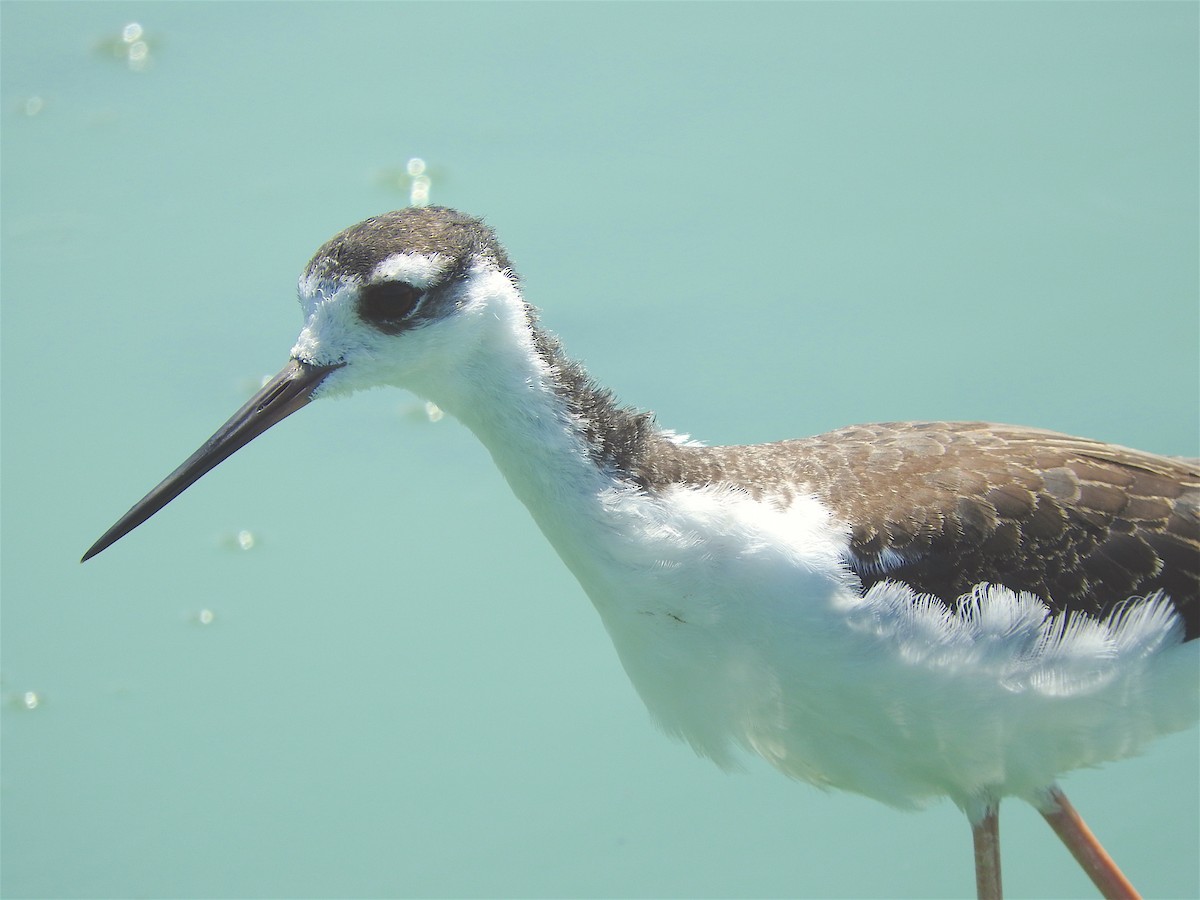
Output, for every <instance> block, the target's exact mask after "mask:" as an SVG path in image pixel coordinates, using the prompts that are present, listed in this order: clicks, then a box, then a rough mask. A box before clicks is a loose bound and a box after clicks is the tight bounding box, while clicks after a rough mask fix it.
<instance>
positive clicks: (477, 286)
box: [83, 207, 529, 560]
mask: <svg viewBox="0 0 1200 900" xmlns="http://www.w3.org/2000/svg"><path fill="white" fill-rule="evenodd" d="M299 297H300V304H301V306H302V308H303V310H304V317H305V322H304V328H303V329H302V330H301V332H300V336H299V338H298V339H297V341H296V345H295V346H294V347H293V348H292V353H291V359H289V360H288V363H287V365H286V366H284V368H283V370H282V371H280V372H279V374H278V375H276V376H275V377H274V378H272V379H270V380H269V381H268V382H267V383H266V384H265V385H264V386H263V387H262V389H261V390H260V391H259V392H258V393H256V394H255V395H254V396H253V397H251V398H250V400H248V401H247V402H246V404H245V405H244V406H243V407H242V408H241V409H240V410H238V411H237V412H236V413H235V414H234V415H233V417H232V418H231V419H229V421H228V422H226V423H225V424H224V425H222V426H221V428H220V429H218V430H217V432H216V434H214V435H213V436H212V437H211V438H209V439H208V441H206V442H205V444H204V445H203V446H202V447H201V448H200V449H199V450H197V451H196V452H195V453H194V454H192V456H190V457H189V458H188V459H187V460H186V461H185V462H184V463H183V464H182V465H181V466H179V468H178V469H176V470H175V471H174V472H172V473H171V474H170V475H168V476H167V477H166V478H165V479H164V480H163V481H162V482H161V483H160V484H159V485H158V486H157V487H155V488H154V490H152V491H151V492H150V493H149V494H147V495H146V496H145V497H144V498H142V500H140V501H139V502H138V503H137V504H135V505H134V506H133V507H132V508H131V509H130V510H129V511H128V512H127V513H126V514H125V515H124V516H123V517H122V518H121V519H120V520H119V521H118V522H117V523H116V524H115V525H113V526H112V528H110V529H109V530H108V531H107V532H105V534H104V535H103V536H102V537H101V538H100V539H99V540H98V541H96V543H95V544H93V545H92V547H91V548H90V549H89V550H88V552H87V553H86V554H85V555H84V557H83V558H84V560H87V559H89V558H91V557H92V556H95V555H96V554H97V553H99V552H100V551H101V550H103V549H105V548H106V547H108V546H109V545H111V544H112V543H114V542H115V541H117V540H119V539H120V538H121V537H123V536H124V535H125V534H128V533H129V532H130V531H132V530H133V529H134V528H136V527H137V526H138V525H140V524H141V523H142V522H145V521H146V520H147V519H149V518H150V517H151V516H152V515H154V514H155V513H156V512H158V510H160V509H162V508H163V507H164V506H166V505H167V504H168V503H169V502H171V500H173V499H174V498H175V497H177V496H178V495H179V494H180V493H182V492H183V491H184V490H185V489H186V488H187V487H189V486H190V485H192V484H194V483H195V482H196V481H197V480H199V479H200V477H201V476H203V475H204V474H205V473H206V472H208V471H209V470H211V469H212V468H214V467H215V466H217V465H218V464H219V463H221V462H222V461H224V460H225V459H227V458H228V457H229V456H231V455H232V454H233V453H234V452H236V451H237V450H238V449H240V448H241V447H244V446H245V445H246V444H248V443H249V442H250V441H252V440H253V439H254V438H256V437H258V436H259V435H260V434H262V433H263V432H265V431H266V430H267V429H268V428H270V427H271V426H273V425H275V424H277V423H278V422H280V421H282V420H283V419H284V418H286V417H287V416H289V415H291V414H292V413H293V412H295V411H296V410H298V409H300V408H301V407H303V406H306V405H307V404H308V403H309V402H310V401H311V400H312V399H313V398H314V397H316V396H318V395H322V396H323V395H328V394H339V393H350V392H352V391H355V390H360V389H362V388H367V387H375V386H378V385H395V386H398V387H407V388H411V389H413V390H416V391H417V392H418V393H423V394H426V395H428V394H429V393H430V392H431V391H432V390H433V389H434V388H436V387H439V386H440V387H441V388H443V389H444V390H447V391H449V392H451V394H453V392H454V391H455V390H456V389H464V386H469V385H470V384H471V383H472V382H473V381H476V380H477V379H479V378H482V377H486V373H485V372H482V371H480V368H481V362H480V358H481V356H484V357H486V356H487V354H486V353H485V354H481V353H480V352H479V351H480V347H481V345H482V344H485V343H489V344H492V345H498V346H493V347H492V349H493V350H498V351H499V352H503V345H504V344H505V340H503V339H500V340H497V337H498V336H504V335H507V336H511V335H512V334H513V331H514V329H515V330H517V331H523V330H527V329H528V323H529V318H528V316H529V313H528V309H527V307H525V305H524V302H523V301H522V300H521V296H520V293H519V292H518V290H517V286H516V283H515V278H514V276H513V275H512V273H511V271H510V269H509V265H508V259H507V257H506V256H505V253H504V250H503V248H501V246H500V244H499V243H498V242H497V240H496V238H495V235H494V234H493V233H492V230H491V229H490V228H488V227H487V226H486V225H484V224H483V223H482V222H481V221H480V220H478V219H475V218H472V217H470V216H466V215H463V214H462V213H459V212H456V211H454V210H452V209H446V208H444V207H410V208H407V209H401V210H397V211H395V212H390V213H386V214H385V215H381V216H375V217H373V218H370V219H367V220H366V221H363V222H360V223H359V224H357V225H354V226H353V227H351V228H348V229H346V230H345V231H343V232H341V233H340V234H338V235H336V236H335V237H333V238H332V239H330V240H329V241H327V242H326V243H325V244H324V245H323V246H321V247H320V249H318V250H317V252H316V254H314V256H313V258H312V260H311V261H310V262H309V264H308V266H307V267H306V268H305V270H304V273H303V274H302V275H301V277H300V284H299Z"/></svg>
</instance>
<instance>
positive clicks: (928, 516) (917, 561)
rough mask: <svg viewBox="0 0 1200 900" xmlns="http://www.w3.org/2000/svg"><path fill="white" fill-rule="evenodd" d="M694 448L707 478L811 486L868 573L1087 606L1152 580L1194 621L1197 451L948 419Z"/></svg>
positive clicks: (761, 485)
mask: <svg viewBox="0 0 1200 900" xmlns="http://www.w3.org/2000/svg"><path fill="white" fill-rule="evenodd" d="M694 459H695V461H696V462H697V463H701V465H700V466H699V468H700V469H707V470H708V471H707V472H706V473H701V474H700V477H701V478H702V479H703V480H704V481H707V482H709V483H712V482H715V481H726V482H731V483H734V484H738V485H740V486H742V487H744V488H746V489H747V490H753V491H754V492H755V493H759V494H780V495H783V496H785V497H786V496H787V495H789V494H791V493H795V492H796V491H798V490H804V489H807V490H809V491H811V492H813V493H815V494H816V495H817V496H819V497H821V498H822V499H823V500H825V501H826V502H827V503H829V504H830V505H831V506H832V507H833V508H834V510H835V513H836V514H837V515H839V516H840V517H842V518H843V520H844V521H846V522H848V523H851V537H850V557H849V559H848V560H847V563H848V565H849V566H850V567H851V568H852V569H853V570H854V571H855V572H856V573H857V574H858V575H859V576H860V577H861V578H862V580H863V583H864V585H865V586H868V587H869V586H870V585H871V584H874V583H875V582H877V581H880V580H883V579H893V580H897V581H903V582H906V583H908V584H911V585H912V586H913V587H914V588H916V589H917V590H920V591H923V592H926V593H931V594H934V595H936V596H938V597H940V598H942V599H943V600H945V601H946V602H947V603H953V602H954V601H955V600H956V599H957V598H958V597H959V596H961V595H962V594H963V593H965V592H967V591H969V590H970V589H971V588H972V587H973V586H974V585H975V584H978V583H979V582H985V581H986V582H991V583H994V584H1002V585H1005V586H1007V587H1009V588H1012V589H1014V590H1022V591H1032V592H1033V593H1035V594H1037V595H1039V596H1040V597H1042V598H1043V599H1044V600H1046V601H1047V602H1048V603H1049V604H1050V605H1051V606H1052V607H1053V608H1055V609H1070V610H1085V611H1088V612H1090V613H1093V614H1096V615H1103V614H1106V613H1108V612H1110V611H1111V610H1113V609H1114V608H1116V607H1118V606H1119V605H1120V604H1121V603H1123V602H1124V601H1125V600H1127V599H1128V598H1129V597H1132V596H1144V595H1146V594H1148V593H1150V592H1151V591H1156V590H1162V591H1164V592H1165V593H1166V594H1167V595H1169V596H1170V598H1171V600H1172V602H1173V603H1174V604H1175V606H1176V608H1177V609H1178V610H1179V612H1180V614H1181V615H1182V617H1183V619H1184V621H1185V624H1186V633H1187V637H1188V639H1192V638H1195V637H1198V636H1200V596H1198V595H1200V466H1198V465H1197V463H1196V462H1195V461H1189V460H1182V459H1175V458H1170V457H1163V456H1156V455H1154V454H1150V453H1142V452H1140V451H1137V450H1131V449H1128V448H1125V447H1119V446H1116V445H1113V444H1105V443H1102V442H1099V441H1091V440H1087V439H1084V438H1075V437H1069V436H1067V435H1062V434H1057V433H1055V432H1050V431H1040V430H1037V429H1032V428H1019V427H1014V426H1007V425H992V424H987V423H948V422H929V423H924V422H915V423H914V422H905V423H885V424H880V425H864V426H856V427H852V428H845V429H841V430H838V431H832V432H829V433H828V434H823V435H819V436H817V437H813V438H806V439H802V440H798V441H784V442H780V443H777V444H762V445H758V446H756V447H713V448H703V450H702V451H701V452H700V453H699V454H697V456H696V457H694ZM684 468H690V467H687V466H685V467H684ZM679 474H680V475H682V476H683V477H682V479H681V480H685V481H693V480H695V479H693V478H692V477H689V475H690V473H686V472H680V473H679Z"/></svg>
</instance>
